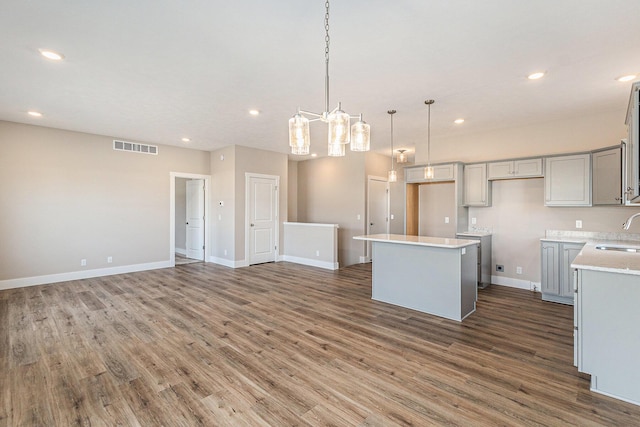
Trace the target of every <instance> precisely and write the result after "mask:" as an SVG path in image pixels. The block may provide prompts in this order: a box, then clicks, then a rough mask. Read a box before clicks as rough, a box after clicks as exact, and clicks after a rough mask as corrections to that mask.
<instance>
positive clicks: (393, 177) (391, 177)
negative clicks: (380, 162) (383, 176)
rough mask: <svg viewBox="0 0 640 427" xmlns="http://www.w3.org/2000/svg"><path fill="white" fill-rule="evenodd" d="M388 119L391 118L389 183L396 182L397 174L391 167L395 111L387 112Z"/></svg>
mask: <svg viewBox="0 0 640 427" xmlns="http://www.w3.org/2000/svg"><path fill="white" fill-rule="evenodd" d="M387 113H389V117H391V170H390V171H389V178H388V180H389V182H396V181H397V180H398V173H397V172H396V170H395V169H394V167H393V115H394V114H395V113H396V110H389V111H387Z"/></svg>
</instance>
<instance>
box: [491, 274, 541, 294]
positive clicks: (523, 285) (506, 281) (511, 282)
mask: <svg viewBox="0 0 640 427" xmlns="http://www.w3.org/2000/svg"><path fill="white" fill-rule="evenodd" d="M491 284H492V285H500V286H508V287H510V288H518V289H527V290H530V291H532V290H533V287H534V286H537V287H538V289H540V282H530V281H529V280H521V279H514V278H512V277H504V276H491Z"/></svg>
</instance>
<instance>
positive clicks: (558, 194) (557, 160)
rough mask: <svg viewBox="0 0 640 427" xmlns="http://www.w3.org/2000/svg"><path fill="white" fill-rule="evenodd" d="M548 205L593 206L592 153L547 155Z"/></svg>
mask: <svg viewBox="0 0 640 427" xmlns="http://www.w3.org/2000/svg"><path fill="white" fill-rule="evenodd" d="M545 171H546V173H545V177H544V196H545V203H544V204H545V205H546V206H591V154H577V155H573V156H560V157H547V158H546V159H545Z"/></svg>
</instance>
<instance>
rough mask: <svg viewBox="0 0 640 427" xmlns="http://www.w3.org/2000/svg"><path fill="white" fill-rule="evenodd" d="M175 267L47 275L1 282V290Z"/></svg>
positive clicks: (149, 265) (148, 265)
mask: <svg viewBox="0 0 640 427" xmlns="http://www.w3.org/2000/svg"><path fill="white" fill-rule="evenodd" d="M169 267H173V266H172V265H171V262H170V261H158V262H149V263H145V264H133V265H123V266H119V267H109V268H97V269H94V270H81V271H71V272H69V273H58V274H46V275H43V276H33V277H21V278H19V279H7V280H0V290H5V289H13V288H24V287H27V286H37V285H48V284H52V283H59V282H68V281H70V280H80V279H90V278H92V277H102V276H113V275H114V274H125V273H135V272H137V271H146V270H156V269H159V268H169Z"/></svg>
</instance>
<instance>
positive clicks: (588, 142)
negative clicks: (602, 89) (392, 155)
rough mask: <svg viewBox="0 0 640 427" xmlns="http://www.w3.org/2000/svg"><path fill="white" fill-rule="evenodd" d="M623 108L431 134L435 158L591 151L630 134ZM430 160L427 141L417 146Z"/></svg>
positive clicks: (476, 158)
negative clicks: (469, 131)
mask: <svg viewBox="0 0 640 427" xmlns="http://www.w3.org/2000/svg"><path fill="white" fill-rule="evenodd" d="M620 107H621V108H620V109H619V110H615V111H604V112H602V113H600V114H596V115H590V116H581V117H575V118H572V119H563V120H557V121H552V122H547V123H536V124H532V125H528V126H520V127H505V128H503V129H496V130H491V131H485V132H476V133H473V134H467V135H460V136H447V135H437V136H432V138H431V162H432V163H438V162H451V161H461V162H466V163H471V162H482V161H484V160H499V159H507V158H514V157H526V156H538V155H549V154H558V153H570V152H575V151H588V150H592V149H596V148H601V147H607V146H610V145H614V144H618V143H620V139H622V138H625V137H626V127H625V125H624V119H625V115H626V105H621V106H620ZM426 162H427V152H426V144H424V145H419V146H418V147H416V164H421V163H426Z"/></svg>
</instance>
